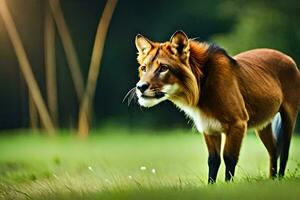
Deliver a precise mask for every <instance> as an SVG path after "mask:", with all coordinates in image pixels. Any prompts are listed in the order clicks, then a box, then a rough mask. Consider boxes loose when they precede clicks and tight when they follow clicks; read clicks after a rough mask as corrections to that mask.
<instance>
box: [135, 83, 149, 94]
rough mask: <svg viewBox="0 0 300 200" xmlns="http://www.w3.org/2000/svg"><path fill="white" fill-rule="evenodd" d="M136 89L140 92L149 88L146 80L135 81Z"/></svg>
mask: <svg viewBox="0 0 300 200" xmlns="http://www.w3.org/2000/svg"><path fill="white" fill-rule="evenodd" d="M136 87H137V89H139V90H140V91H141V93H143V92H145V90H147V89H148V88H149V83H147V82H142V83H140V82H139V83H137V84H136Z"/></svg>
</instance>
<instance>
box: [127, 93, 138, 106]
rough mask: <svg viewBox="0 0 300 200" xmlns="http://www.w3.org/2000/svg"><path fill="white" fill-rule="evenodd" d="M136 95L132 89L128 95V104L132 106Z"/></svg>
mask: <svg viewBox="0 0 300 200" xmlns="http://www.w3.org/2000/svg"><path fill="white" fill-rule="evenodd" d="M135 96H136V93H135V90H132V91H131V94H130V95H129V97H128V102H127V105H128V106H130V103H131V101H132V99H133V98H134V97H135Z"/></svg>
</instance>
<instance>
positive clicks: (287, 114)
mask: <svg viewBox="0 0 300 200" xmlns="http://www.w3.org/2000/svg"><path fill="white" fill-rule="evenodd" d="M280 114H281V117H282V129H283V134H284V135H283V136H282V138H281V139H282V141H281V142H282V149H281V152H280V168H279V176H281V177H282V176H284V172H285V168H286V164H287V160H288V157H289V149H290V143H291V137H292V133H293V131H294V127H295V123H296V117H297V112H296V111H294V110H293V109H292V108H291V107H288V106H285V107H283V108H282V111H281V112H280Z"/></svg>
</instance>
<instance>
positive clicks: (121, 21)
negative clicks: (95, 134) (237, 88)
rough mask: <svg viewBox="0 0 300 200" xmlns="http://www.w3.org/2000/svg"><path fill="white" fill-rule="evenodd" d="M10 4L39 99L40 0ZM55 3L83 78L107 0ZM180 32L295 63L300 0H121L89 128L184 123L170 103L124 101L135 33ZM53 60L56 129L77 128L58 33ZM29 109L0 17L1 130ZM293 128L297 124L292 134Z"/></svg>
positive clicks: (20, 122)
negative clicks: (267, 51)
mask: <svg viewBox="0 0 300 200" xmlns="http://www.w3.org/2000/svg"><path fill="white" fill-rule="evenodd" d="M8 4H9V6H10V8H11V12H12V14H13V17H14V20H15V22H16V25H17V28H18V31H19V32H20V34H21V39H22V41H23V43H24V46H25V49H26V51H27V53H28V57H29V60H30V62H31V64H32V67H33V71H34V74H35V77H36V79H37V80H38V83H39V85H40V88H41V91H42V94H43V95H44V96H45V95H46V88H45V69H44V53H43V49H44V47H43V21H44V20H43V19H44V15H45V6H44V4H45V1H43V0H26V1H25V0H9V1H8ZM61 5H62V8H63V12H64V16H65V19H66V22H67V25H68V27H69V29H70V32H71V35H72V38H73V41H74V44H75V47H76V51H77V53H78V56H79V61H80V64H81V66H82V72H83V77H87V72H88V66H89V61H90V55H91V52H92V46H93V42H94V41H93V40H94V36H95V32H96V28H97V24H98V21H99V18H100V16H101V13H102V11H103V8H104V5H105V1H99V0H61ZM0 6H1V5H0ZM178 29H181V30H184V31H185V32H186V33H187V35H188V36H189V37H191V38H198V40H200V41H208V42H215V43H217V44H219V45H220V46H221V47H223V48H225V49H226V50H227V51H228V53H229V54H230V55H234V54H235V53H238V52H240V51H244V50H248V49H251V48H259V47H267V48H275V49H278V50H280V51H282V52H284V53H287V54H288V55H290V56H291V57H293V58H294V59H295V61H296V62H297V63H300V1H298V0H285V1H280V0H275V1H274V0H273V1H271V0H265V1H260V0H252V1H243V0H233V1H229V0H225V1H222V0H201V1H200V0H188V1H182V0H173V1H168V0H160V1H158V0H153V1H138V0H120V1H119V2H118V4H117V6H116V9H115V12H114V14H113V17H112V20H111V24H110V27H109V30H108V34H107V38H106V43H105V48H104V54H103V59H102V63H101V72H100V77H99V80H98V83H97V84H98V85H97V89H96V94H95V100H94V109H93V115H94V118H93V119H94V120H93V127H99V126H105V125H107V124H113V125H120V126H129V127H147V128H154V129H155V128H170V127H188V126H189V125H187V122H186V119H185V116H184V114H183V113H180V112H178V110H177V109H176V108H175V107H174V106H173V105H171V103H169V102H165V103H162V104H160V105H158V106H156V107H154V108H151V109H144V108H140V107H139V106H138V105H137V104H131V105H130V106H129V107H128V106H127V104H126V103H122V99H123V97H124V95H125V94H126V93H127V91H128V90H129V89H130V88H132V87H133V86H134V85H135V83H136V81H137V66H138V65H137V62H136V49H135V45H134V38H135V35H136V34H138V33H141V34H143V35H145V36H147V37H149V38H150V39H152V40H156V41H165V40H169V38H170V36H171V35H172V33H173V32H175V31H176V30H178ZM56 65H57V80H58V83H57V84H58V102H59V109H58V112H59V126H60V127H63V128H75V127H76V126H77V125H76V124H77V118H78V116H77V115H78V100H77V98H76V93H75V90H74V87H73V84H72V80H71V76H70V72H69V69H68V67H67V61H66V56H65V53H64V51H63V48H62V44H61V40H60V38H59V37H56ZM146 110H147V112H146ZM262 112H263V111H262ZM28 113H29V109H28V89H27V86H26V84H25V82H24V78H23V76H22V74H21V72H20V69H19V64H18V62H17V59H16V56H15V52H14V50H13V47H12V45H11V42H10V40H9V38H8V35H7V32H6V30H5V27H4V25H3V21H2V19H1V18H0V129H16V128H27V127H29V114H28ZM298 121H299V120H298ZM299 128H300V127H299V123H298V128H297V130H298V131H299V130H300V129H299Z"/></svg>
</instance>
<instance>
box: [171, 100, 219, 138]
mask: <svg viewBox="0 0 300 200" xmlns="http://www.w3.org/2000/svg"><path fill="white" fill-rule="evenodd" d="M174 104H175V105H176V106H177V107H178V108H179V109H181V110H183V111H184V112H185V114H186V115H187V116H188V117H189V118H190V119H192V120H193V122H194V124H195V126H196V128H197V130H198V131H199V132H200V133H203V132H205V133H207V134H209V133H214V132H222V125H221V123H220V122H219V121H218V120H217V119H214V118H211V117H209V116H207V115H206V114H205V113H204V112H202V111H201V110H200V109H199V108H198V107H193V106H187V105H184V104H182V103H180V102H174Z"/></svg>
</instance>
